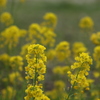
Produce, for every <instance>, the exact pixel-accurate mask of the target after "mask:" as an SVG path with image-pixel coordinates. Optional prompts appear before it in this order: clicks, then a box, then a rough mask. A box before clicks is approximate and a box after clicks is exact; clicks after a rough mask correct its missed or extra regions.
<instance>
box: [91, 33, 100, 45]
mask: <svg viewBox="0 0 100 100" xmlns="http://www.w3.org/2000/svg"><path fill="white" fill-rule="evenodd" d="M90 40H91V41H92V42H93V43H94V44H96V45H100V32H97V33H93V34H92V35H91V37H90Z"/></svg>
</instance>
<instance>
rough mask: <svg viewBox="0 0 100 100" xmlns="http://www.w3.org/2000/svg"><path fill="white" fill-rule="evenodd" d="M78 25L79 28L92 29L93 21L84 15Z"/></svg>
mask: <svg viewBox="0 0 100 100" xmlns="http://www.w3.org/2000/svg"><path fill="white" fill-rule="evenodd" d="M79 26H80V28H87V29H92V28H93V26H94V23H93V20H92V19H91V18H90V17H88V16H86V17H83V18H82V19H81V20H80V22H79Z"/></svg>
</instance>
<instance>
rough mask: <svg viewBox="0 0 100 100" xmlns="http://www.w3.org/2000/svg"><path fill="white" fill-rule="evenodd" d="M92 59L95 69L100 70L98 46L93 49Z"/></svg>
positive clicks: (99, 49) (99, 48) (99, 47)
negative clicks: (94, 62)
mask: <svg viewBox="0 0 100 100" xmlns="http://www.w3.org/2000/svg"><path fill="white" fill-rule="evenodd" d="M93 57H94V61H96V68H100V46H96V47H95V48H94V53H93Z"/></svg>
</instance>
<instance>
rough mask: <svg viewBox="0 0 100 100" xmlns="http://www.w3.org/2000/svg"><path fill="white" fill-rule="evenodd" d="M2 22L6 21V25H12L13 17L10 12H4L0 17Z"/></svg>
mask: <svg viewBox="0 0 100 100" xmlns="http://www.w3.org/2000/svg"><path fill="white" fill-rule="evenodd" d="M0 20H1V22H2V23H4V24H5V25H6V26H8V25H11V24H12V23H13V18H12V16H11V14H10V13H8V12H4V13H2V14H1V18H0Z"/></svg>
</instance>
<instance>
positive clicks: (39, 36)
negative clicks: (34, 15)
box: [27, 23, 56, 47]
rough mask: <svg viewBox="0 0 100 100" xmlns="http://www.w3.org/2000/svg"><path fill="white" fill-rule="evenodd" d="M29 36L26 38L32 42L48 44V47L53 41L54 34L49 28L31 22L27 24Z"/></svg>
mask: <svg viewBox="0 0 100 100" xmlns="http://www.w3.org/2000/svg"><path fill="white" fill-rule="evenodd" d="M28 32H29V36H28V39H27V40H31V41H32V43H37V42H38V43H41V44H42V45H45V46H47V45H49V46H50V47H51V46H53V45H54V43H55V39H54V38H55V37H56V34H55V33H54V32H53V30H51V29H50V28H48V27H46V26H41V25H39V24H36V23H33V24H31V25H30V26H29V31H28Z"/></svg>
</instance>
